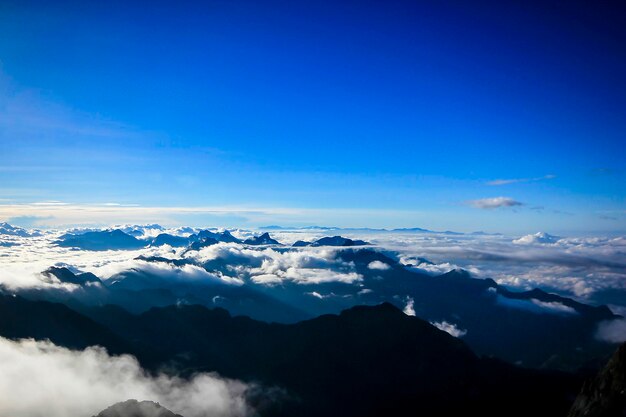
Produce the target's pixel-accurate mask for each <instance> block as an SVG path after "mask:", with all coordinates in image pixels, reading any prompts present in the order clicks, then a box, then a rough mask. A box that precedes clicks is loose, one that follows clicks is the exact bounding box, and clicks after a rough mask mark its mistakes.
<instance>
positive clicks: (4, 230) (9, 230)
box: [0, 223, 41, 237]
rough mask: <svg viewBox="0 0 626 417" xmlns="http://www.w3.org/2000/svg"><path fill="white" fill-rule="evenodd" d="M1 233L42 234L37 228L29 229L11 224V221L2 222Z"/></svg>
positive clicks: (30, 235)
mask: <svg viewBox="0 0 626 417" xmlns="http://www.w3.org/2000/svg"><path fill="white" fill-rule="evenodd" d="M0 235H6V236H19V237H33V236H41V232H39V231H37V230H33V231H29V230H26V229H23V228H21V227H17V226H11V225H10V224H9V223H0Z"/></svg>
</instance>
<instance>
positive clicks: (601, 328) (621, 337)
mask: <svg viewBox="0 0 626 417" xmlns="http://www.w3.org/2000/svg"><path fill="white" fill-rule="evenodd" d="M596 338H597V339H599V340H603V341H605V342H610V343H623V342H626V319H617V320H610V321H604V322H602V323H600V324H599V325H598V330H597V332H596Z"/></svg>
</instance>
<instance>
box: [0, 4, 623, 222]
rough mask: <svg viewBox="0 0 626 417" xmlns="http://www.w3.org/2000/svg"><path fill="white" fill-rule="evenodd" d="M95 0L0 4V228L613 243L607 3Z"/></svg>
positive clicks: (617, 56) (617, 186)
mask: <svg viewBox="0 0 626 417" xmlns="http://www.w3.org/2000/svg"><path fill="white" fill-rule="evenodd" d="M98 3H101V4H97V3H96V2H80V1H76V2H63V1H59V2H40V3H37V2H28V1H2V2H0V220H7V219H10V220H13V221H15V222H17V223H20V222H21V223H33V224H39V225H45V224H47V223H55V221H52V220H54V218H55V217H56V216H57V215H62V214H57V212H58V213H61V212H62V210H61V209H60V208H57V209H56V210H57V211H56V212H55V213H54V214H51V213H50V212H48V211H45V210H44V211H41V210H40V209H39V207H42V205H37V204H34V205H33V203H38V202H42V201H52V200H54V201H60V202H64V203H68V204H71V205H73V207H74V208H75V209H76V208H79V207H80V206H82V205H84V206H86V207H90V209H89V210H92V211H94V212H95V211H96V208H95V207H97V206H99V205H102V204H109V206H107V207H112V206H111V205H110V203H115V204H121V205H139V206H140V207H149V208H152V209H154V212H155V213H156V212H157V211H158V208H166V209H167V208H169V209H167V210H169V211H168V214H167V219H166V221H168V220H169V221H171V222H172V223H176V222H181V223H184V222H188V223H189V222H190V223H199V224H202V225H217V223H225V224H223V225H225V226H226V225H227V226H230V225H232V226H238V225H240V226H254V225H255V224H256V225H258V224H266V223H283V224H286V223H287V224H294V225H307V224H319V223H324V224H333V225H340V226H372V227H410V226H421V227H429V228H434V229H457V230H465V231H471V230H478V229H482V230H489V231H503V232H509V231H510V232H515V233H518V232H519V233H522V232H531V231H537V230H546V231H548V232H553V233H565V234H567V233H582V232H595V231H600V232H620V231H625V230H626V76H625V74H626V48H625V47H624V45H625V44H626V13H625V11H624V9H623V6H622V8H621V9H620V8H619V7H618V6H615V5H613V4H611V3H605V2H603V4H602V5H598V4H593V5H592V4H591V2H588V6H585V3H582V2H571V1H567V2H566V1H563V2H553V1H540V2H539V1H538V2H527V1H524V2H521V1H520V2H501V1H493V2H471V4H470V2H466V1H458V2H450V1H438V2H419V1H406V2H403V1H385V2H382V1H380V2H368V1H354V2H352V1H328V2H326V1H267V2H253V1H207V2H177V3H173V2H162V3H161V2H158V1H156V2H154V1H151V2H145V3H142V2H119V3H118V2H98ZM128 3H133V4H128ZM502 3H507V4H506V5H505V4H502ZM615 4H618V3H615ZM496 180H507V181H500V182H496V184H499V185H493V184H494V183H493V181H496ZM509 180H511V181H509ZM498 197H503V198H502V199H496V200H483V199H495V198H498ZM518 203H520V204H518ZM494 205H495V206H499V207H493V206H494ZM2 206H4V209H3V208H2ZM43 207H47V206H45V205H43ZM173 207H180V208H199V207H222V208H221V209H220V210H221V211H220V214H219V216H216V215H215V214H211V213H210V210H209V211H207V213H206V215H205V214H203V213H202V212H200V213H194V214H193V215H188V214H180V213H177V212H175V211H176V210H174V209H173ZM224 207H227V208H232V209H233V214H229V213H228V210H227V209H226V208H224ZM485 207H492V208H485ZM167 210H166V211H167ZM285 210H292V211H293V212H289V213H288V214H285ZM256 212H263V213H264V214H263V216H255V215H254V213H256ZM151 213H152V212H151ZM250 213H252V214H250ZM3 216H4V219H3V218H2V217H3ZM102 216H103V217H102V222H104V223H106V222H107V221H108V220H107V219H108V218H107V217H106V215H105V214H103V215H102ZM152 218H155V219H156V220H159V219H161V220H163V218H162V216H161V217H159V216H156V215H152V214H150V215H148V214H147V215H146V221H150V220H151V219H152ZM57 220H58V219H57ZM115 220H116V221H117V220H120V219H119V218H115ZM129 220H135V219H134V218H133V219H129ZM89 221H93V220H89ZM89 221H87V220H85V219H83V218H80V216H79V217H77V218H76V219H75V221H73V220H72V218H71V216H69V217H67V218H64V219H63V222H66V223H72V222H74V223H85V222H89ZM111 221H112V220H111ZM59 222H61V221H60V220H59V221H56V223H59ZM61 223H62V222H61Z"/></svg>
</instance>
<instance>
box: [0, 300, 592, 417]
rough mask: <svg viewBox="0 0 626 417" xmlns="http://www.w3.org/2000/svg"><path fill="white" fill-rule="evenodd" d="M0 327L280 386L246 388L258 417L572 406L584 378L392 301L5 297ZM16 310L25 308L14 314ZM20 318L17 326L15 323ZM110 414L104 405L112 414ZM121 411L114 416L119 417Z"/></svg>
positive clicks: (548, 410)
mask: <svg viewBox="0 0 626 417" xmlns="http://www.w3.org/2000/svg"><path fill="white" fill-rule="evenodd" d="M0 311H1V312H2V314H1V315H0V335H2V336H4V337H10V338H20V337H33V338H36V339H49V340H51V341H53V342H54V343H55V344H59V345H63V346H68V347H72V348H79V349H80V348H83V347H86V346H89V345H92V344H98V345H101V346H104V347H106V348H107V349H108V350H109V351H111V352H113V353H121V352H124V353H130V354H133V355H135V356H136V357H137V358H138V359H139V361H140V362H141V364H142V365H143V366H144V367H145V368H146V369H148V370H157V369H175V370H176V372H178V373H180V374H181V375H182V376H185V375H188V376H190V375H192V374H194V373H195V372H198V371H216V372H218V373H219V374H220V375H223V376H226V377H230V378H238V379H241V380H244V381H255V382H256V384H259V385H260V386H262V387H280V389H281V391H280V392H282V393H283V394H281V395H280V396H278V398H277V396H276V394H272V395H271V396H270V397H271V398H265V396H266V395H269V392H273V393H274V392H276V391H275V390H270V391H268V392H265V393H264V391H263V390H257V391H255V392H254V393H250V397H249V398H248V401H249V402H250V404H251V406H253V408H255V409H256V412H257V413H258V414H259V415H260V416H293V415H298V416H303V417H307V416H319V415H325V416H343V417H350V416H355V417H356V416H381V415H397V414H399V413H401V412H403V411H404V412H406V410H414V413H415V414H419V415H424V416H431V415H433V416H434V415H454V414H457V413H461V412H463V413H479V414H480V415H485V416H490V415H494V416H495V415H502V413H503V410H504V411H505V414H507V415H520V416H521V415H564V414H565V413H566V412H567V410H568V408H569V406H570V403H571V399H572V398H573V396H574V395H575V393H576V391H577V390H578V389H579V387H580V384H581V377H580V376H576V375H572V374H567V373H561V372H555V371H534V370H530V369H524V368H520V367H516V366H514V365H509V364H506V363H504V362H501V361H498V360H494V359H489V358H481V357H479V356H477V355H476V354H474V353H473V352H472V350H471V349H470V348H469V347H468V346H467V345H466V344H465V343H464V342H463V341H461V340H459V339H458V338H454V337H452V336H450V335H449V334H448V333H446V332H443V331H441V330H439V329H437V328H436V327H434V326H433V325H431V324H429V323H428V322H426V321H424V320H421V319H419V318H417V317H411V316H407V315H406V314H404V313H403V312H402V311H401V310H399V309H398V308H396V307H394V306H393V305H391V304H389V303H384V304H380V305H377V306H357V307H353V308H351V309H348V310H345V311H343V312H342V313H340V314H339V315H323V316H320V317H318V318H315V319H312V320H306V321H302V322H298V323H295V324H269V323H264V322H259V321H256V320H253V319H250V318H248V317H243V316H239V317H233V316H231V315H230V314H229V313H228V312H227V311H226V310H223V309H219V308H217V309H207V308H206V307H203V306H198V305H187V306H168V307H163V308H152V309H150V310H149V311H147V312H145V313H142V314H139V315H133V314H131V313H128V312H126V311H125V310H123V309H121V308H119V307H114V306H103V307H91V308H88V309H86V310H85V311H83V312H82V313H79V312H77V311H74V310H72V309H70V308H68V307H66V306H64V305H60V304H55V303H49V302H43V301H39V302H34V301H28V300H25V299H22V298H21V297H19V296H2V297H0ZM16 317H20V319H19V320H16ZM17 323H19V324H17ZM104 415H107V414H104ZM112 415H114V414H112Z"/></svg>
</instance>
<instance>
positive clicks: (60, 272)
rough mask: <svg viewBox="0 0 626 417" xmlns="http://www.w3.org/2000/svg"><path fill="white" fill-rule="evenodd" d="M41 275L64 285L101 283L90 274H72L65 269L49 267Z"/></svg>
mask: <svg viewBox="0 0 626 417" xmlns="http://www.w3.org/2000/svg"><path fill="white" fill-rule="evenodd" d="M43 275H47V276H49V277H55V278H57V279H58V280H59V281H61V282H62V283H65V284H76V285H85V284H86V283H88V282H94V283H102V282H101V281H100V278H98V277H97V276H95V275H94V274H92V273H91V272H85V273H82V274H74V273H73V272H72V271H70V270H69V269H67V268H66V267H56V266H51V267H50V268H48V269H46V270H45V271H44V272H43Z"/></svg>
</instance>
